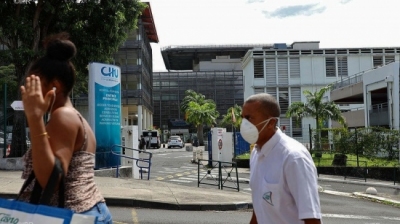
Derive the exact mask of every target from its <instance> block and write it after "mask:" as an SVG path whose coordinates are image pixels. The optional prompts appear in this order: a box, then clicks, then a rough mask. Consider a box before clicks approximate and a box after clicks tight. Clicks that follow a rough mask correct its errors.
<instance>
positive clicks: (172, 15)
mask: <svg viewBox="0 0 400 224" xmlns="http://www.w3.org/2000/svg"><path fill="white" fill-rule="evenodd" d="M142 1H143V2H150V6H151V9H152V12H153V18H154V22H155V25H156V29H157V34H158V38H159V43H153V44H151V46H152V49H153V71H166V69H165V65H164V62H163V60H162V57H161V50H162V48H164V47H168V46H176V45H179V46H181V45H229V44H233V45H235V44H236V45H239V44H273V43H286V44H292V43H293V42H295V41H320V48H339V47H344V48H347V47H400V32H399V30H398V27H399V22H398V21H399V18H400V17H399V14H400V11H399V7H398V6H399V5H400V2H399V0H380V1H375V0H142Z"/></svg>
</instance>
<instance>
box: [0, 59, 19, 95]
mask: <svg viewBox="0 0 400 224" xmlns="http://www.w3.org/2000/svg"><path fill="white" fill-rule="evenodd" d="M0 83H1V84H6V85H7V92H6V93H5V94H6V95H7V98H8V99H10V100H14V99H15V98H16V93H17V91H18V83H17V77H16V76H15V66H14V65H13V64H10V65H7V66H0ZM3 88H4V85H0V91H1V93H2V94H3V93H4V89H3ZM0 101H1V102H3V99H0Z"/></svg>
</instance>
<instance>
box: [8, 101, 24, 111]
mask: <svg viewBox="0 0 400 224" xmlns="http://www.w3.org/2000/svg"><path fill="white" fill-rule="evenodd" d="M11 107H12V108H13V109H14V110H24V104H23V103H22V101H21V100H16V101H14V102H12V104H11Z"/></svg>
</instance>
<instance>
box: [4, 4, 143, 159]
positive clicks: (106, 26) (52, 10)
mask: <svg viewBox="0 0 400 224" xmlns="http://www.w3.org/2000/svg"><path fill="white" fill-rule="evenodd" d="M145 7H146V4H145V3H142V2H140V1H139V0H131V1H123V0H117V1H112V0H101V1H98V0H86V1H82V3H75V1H59V0H27V1H26V4H15V3H14V0H3V1H2V3H1V4H0V15H1V20H0V44H1V45H4V46H5V47H6V50H3V51H1V52H0V57H1V58H0V61H1V62H2V63H5V64H14V65H15V76H16V80H17V82H18V84H19V85H20V84H21V83H22V80H23V78H24V76H25V74H26V72H27V69H28V68H29V65H30V64H31V63H32V61H33V60H35V59H36V58H38V57H40V56H42V55H43V53H44V51H43V48H42V44H41V43H42V40H43V39H44V38H45V37H47V36H48V35H50V34H53V33H58V32H61V31H66V32H68V33H70V35H71V40H72V41H73V42H74V43H75V45H76V47H77V49H78V53H77V56H76V58H75V59H74V61H73V62H74V64H75V66H76V71H77V73H78V80H79V81H80V82H79V83H77V85H76V88H78V89H80V90H79V91H83V92H85V91H87V89H86V87H87V84H86V83H87V73H88V70H87V64H88V63H89V62H91V61H99V62H104V63H109V62H111V61H112V54H113V53H115V52H116V51H117V50H118V47H119V46H120V45H121V44H122V43H123V41H124V40H126V38H127V36H128V34H129V32H131V31H132V30H134V29H135V28H136V25H137V21H138V17H139V16H140V15H141V13H142V12H143V10H144V9H145ZM74 91H76V89H75V90H74ZM20 97H21V96H20V93H19V91H18V98H19V99H20ZM24 126H25V124H24V113H23V112H16V113H15V116H14V127H13V140H12V143H11V145H12V147H13V145H18V144H17V142H24V139H25V128H24ZM21 147H22V148H21ZM21 147H19V149H18V150H13V148H11V155H10V157H16V156H21V155H22V154H23V153H24V152H25V151H26V144H23V145H22V146H21Z"/></svg>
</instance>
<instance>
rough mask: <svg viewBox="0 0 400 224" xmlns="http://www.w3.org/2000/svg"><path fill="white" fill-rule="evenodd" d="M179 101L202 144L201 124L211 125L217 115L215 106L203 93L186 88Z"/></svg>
mask: <svg viewBox="0 0 400 224" xmlns="http://www.w3.org/2000/svg"><path fill="white" fill-rule="evenodd" d="M185 95H186V96H185V97H184V98H183V100H182V103H181V111H182V112H184V113H185V119H186V121H187V122H188V123H190V124H193V125H194V126H195V127H196V129H197V137H198V139H199V144H200V145H204V138H203V125H204V124H206V125H211V124H214V123H215V120H216V119H217V118H218V117H219V112H218V111H217V109H216V108H217V106H216V105H215V103H214V101H213V100H211V99H206V98H205V96H204V95H203V94H200V93H196V92H195V91H193V90H186V92H185Z"/></svg>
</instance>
